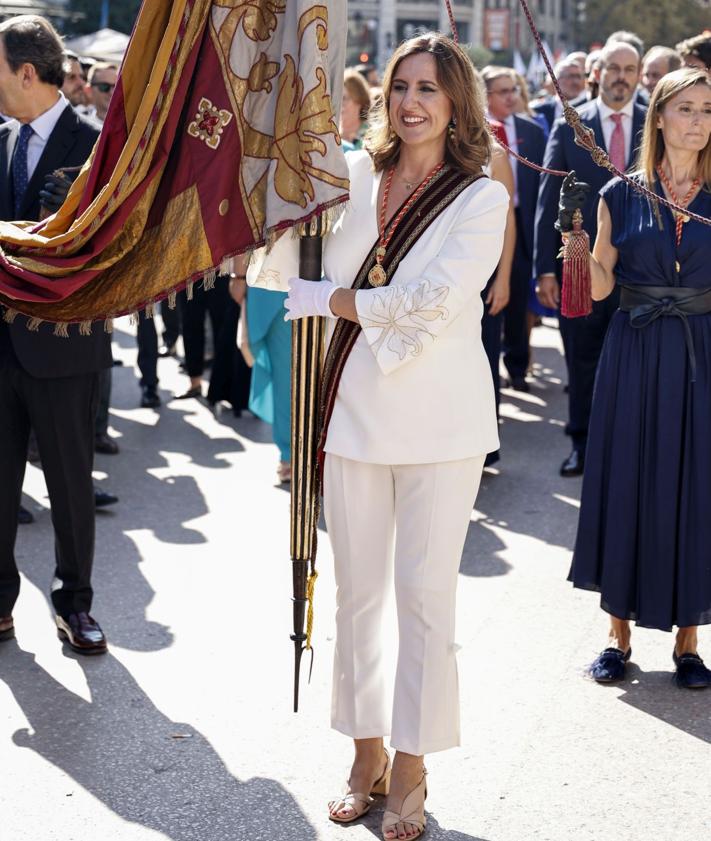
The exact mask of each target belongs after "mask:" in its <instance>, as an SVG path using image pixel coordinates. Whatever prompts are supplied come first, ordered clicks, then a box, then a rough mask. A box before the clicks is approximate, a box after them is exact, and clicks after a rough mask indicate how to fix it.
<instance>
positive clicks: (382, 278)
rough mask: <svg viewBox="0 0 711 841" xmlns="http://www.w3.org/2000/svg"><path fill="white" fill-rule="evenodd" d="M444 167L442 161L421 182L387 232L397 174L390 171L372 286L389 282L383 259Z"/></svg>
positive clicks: (371, 273)
mask: <svg viewBox="0 0 711 841" xmlns="http://www.w3.org/2000/svg"><path fill="white" fill-rule="evenodd" d="M443 166H444V161H440V162H439V163H438V164H437V166H436V167H435V168H434V169H433V170H432V171H431V172H430V173H429V175H426V176H425V178H424V180H423V181H421V182H420V185H419V187H418V188H417V189H416V190H415V192H414V193H413V194H412V195H411V196H410V198H409V199H408V200H407V201H406V202H405V204H404V205H403V206H402V208H401V209H400V212H399V213H398V214H397V216H396V217H395V219H394V220H393V221H392V222H391V223H390V229H389V230H388V231H387V233H386V231H385V214H386V212H387V207H388V197H389V196H390V186H391V185H392V183H393V175H394V173H395V167H391V169H390V171H389V172H388V177H387V179H386V181H385V188H384V190H383V204H382V206H381V208H380V225H379V227H380V241H379V243H378V247H377V248H376V249H375V265H374V266H373V268H372V269H371V270H370V271H369V272H368V281H369V282H370V285H371V286H384V285H385V284H386V283H387V281H388V276H387V274H386V272H385V269H384V268H383V258H384V257H385V251H386V249H387V247H388V245H389V244H390V240H391V239H392V238H393V234H394V233H395V230H396V229H397V226H398V225H399V224H400V222H401V221H402V217H403V216H404V215H405V214H406V213H407V211H408V210H409V209H410V208H411V207H412V205H413V204H414V203H415V202H416V201H417V199H419V197H420V196H421V195H422V194H423V193H424V191H425V190H426V189H427V187H428V186H429V185H430V183H431V182H432V181H433V179H434V178H435V176H436V175H437V174H438V173H439V171H440V170H441V169H442V167H443Z"/></svg>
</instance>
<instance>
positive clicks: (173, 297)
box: [168, 292, 178, 310]
mask: <svg viewBox="0 0 711 841" xmlns="http://www.w3.org/2000/svg"><path fill="white" fill-rule="evenodd" d="M177 303H178V293H177V292H171V293H170V295H168V309H169V310H174V309H175V305H176V304H177Z"/></svg>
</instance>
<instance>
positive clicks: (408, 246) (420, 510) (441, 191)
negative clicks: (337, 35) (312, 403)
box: [256, 33, 509, 841]
mask: <svg viewBox="0 0 711 841" xmlns="http://www.w3.org/2000/svg"><path fill="white" fill-rule="evenodd" d="M366 147H367V151H362V152H353V153H351V154H349V155H347V159H348V163H349V168H350V178H351V197H350V198H351V200H350V203H349V205H348V207H347V209H346V211H345V212H344V214H343V216H342V217H341V218H340V220H339V221H338V222H337V223H336V224H335V225H334V227H333V230H332V231H331V233H330V234H329V235H328V237H327V238H326V242H325V244H324V274H325V277H324V278H323V279H322V280H321V282H319V283H313V282H310V281H307V280H302V279H300V278H291V279H290V280H289V282H288V287H289V297H288V298H287V301H286V304H285V306H286V308H287V310H288V314H287V318H289V319H294V318H301V317H304V316H314V315H320V316H325V317H326V318H327V319H328V349H327V353H326V360H325V367H324V388H323V391H324V395H325V396H324V400H323V407H322V408H323V412H322V421H323V434H322V436H321V440H322V443H323V450H324V453H325V467H324V483H325V484H324V510H325V515H326V523H327V526H328V534H329V538H330V540H331V544H332V546H333V554H334V559H335V573H336V584H337V611H336V628H337V638H336V645H335V663H334V686H333V702H332V715H331V721H332V726H333V727H334V728H335V729H337V730H339V731H340V732H342V733H344V734H346V735H347V736H350V737H351V738H352V739H353V740H354V747H355V759H354V761H353V765H352V768H351V771H350V776H349V779H348V783H347V786H346V790H345V792H344V793H343V794H342V795H341V796H339V797H337V798H335V799H334V800H332V801H331V802H330V804H329V816H330V818H331V819H332V820H334V821H337V822H340V823H350V822H352V821H354V820H356V819H358V818H359V817H361V816H362V815H363V814H365V813H366V812H367V811H368V810H369V809H370V807H371V804H372V802H373V795H374V794H389V796H388V802H387V807H386V811H385V815H384V818H383V826H382V829H383V835H384V838H385V839H388V841H389V839H394V838H409V839H413V838H416V837H417V836H419V835H421V834H422V832H423V830H424V827H425V813H424V800H425V796H426V784H425V770H424V755H425V754H427V753H431V752H434V751H441V750H445V749H447V748H451V747H454V746H456V745H458V744H459V702H458V690H457V666H456V659H455V656H456V649H457V646H456V644H455V636H454V630H455V599H456V586H457V578H458V571H459V563H460V560H461V554H462V549H463V546H464V540H465V538H466V535H467V528H468V525H469V522H470V518H471V511H472V507H473V505H474V501H475V499H476V495H477V490H478V487H479V482H480V479H481V473H482V467H483V464H484V457H485V455H486V453H488V452H491V451H492V450H495V449H497V447H498V433H497V424H496V408H495V401H494V390H493V386H492V379H491V373H490V371H489V366H488V362H487V358H486V354H485V353H484V349H483V347H482V342H481V317H482V308H483V303H482V299H481V292H482V290H483V289H484V287H485V285H486V282H487V279H488V278H489V277H490V275H491V274H492V272H493V270H494V268H495V267H496V265H497V263H498V261H499V257H500V254H501V249H502V243H503V238H504V227H505V223H506V215H507V210H508V206H509V196H508V193H507V191H506V188H505V187H504V186H503V185H502V184H500V183H498V182H495V181H492V180H490V179H489V178H487V177H486V176H485V174H484V173H483V171H482V168H483V167H484V166H486V165H487V163H488V161H489V155H490V149H491V142H490V138H489V134H488V132H487V129H486V125H485V121H484V103H483V97H482V93H481V88H480V86H479V85H477V84H476V81H475V77H474V70H473V67H472V65H471V62H470V61H469V58H468V57H467V56H466V54H465V53H464V52H463V51H462V50H461V49H460V48H459V47H458V46H457V45H456V44H455V43H454V42H453V41H451V40H450V39H449V38H446V37H444V36H443V35H440V34H436V33H429V34H425V35H421V36H419V37H417V38H413V39H411V40H409V41H406V42H405V43H403V44H402V45H400V47H398V49H397V50H396V51H395V53H394V55H393V57H392V59H391V60H390V63H389V65H388V68H387V70H386V73H385V78H384V82H383V101H382V105H381V106H380V108H379V110H377V112H376V114H375V120H374V122H373V124H372V125H371V130H370V132H369V134H368V136H367V139H366ZM289 240H291V238H287V237H282V239H281V240H280V241H279V243H278V245H277V246H276V247H275V249H274V251H276V250H277V248H279V246H281V247H282V248H283V249H285V250H288V249H293V252H294V253H293V254H292V256H291V257H290V258H289V260H286V259H285V258H284V259H280V260H279V261H277V259H272V260H271V262H270V263H269V266H268V268H269V273H270V277H271V279H272V281H273V280H274V279H275V276H279V277H282V278H284V276H285V274H286V272H287V271H288V268H287V266H288V267H290V268H291V270H292V271H293V267H294V266H295V246H294V245H293V240H291V242H289ZM285 241H286V244H284V245H282V243H284V242H285ZM277 262H279V264H280V265H281V266H282V268H281V269H280V270H279V271H278V272H277V273H276V275H275V266H276V265H277ZM260 276H261V275H260ZM286 276H287V277H288V275H286ZM284 279H285V278H284ZM256 282H257V283H259V276H258V277H257V279H256ZM393 584H394V589H395V596H396V605H397V620H398V628H399V647H398V654H397V667H396V669H395V673H394V696H392V697H389V693H388V692H387V691H386V685H387V684H388V683H389V682H390V681H389V678H391V677H393V676H392V675H389V674H387V671H388V663H387V661H386V659H385V657H384V652H383V648H384V640H383V637H382V626H383V619H384V612H385V605H386V602H387V595H388V592H389V591H390V590H391V589H392V587H393ZM388 735H389V736H390V742H391V745H392V746H393V747H394V748H395V750H396V751H397V753H396V755H395V760H394V763H393V765H392V772H391V764H390V757H389V755H388V753H387V751H386V750H385V749H384V744H383V740H384V738H385V737H386V736H388Z"/></svg>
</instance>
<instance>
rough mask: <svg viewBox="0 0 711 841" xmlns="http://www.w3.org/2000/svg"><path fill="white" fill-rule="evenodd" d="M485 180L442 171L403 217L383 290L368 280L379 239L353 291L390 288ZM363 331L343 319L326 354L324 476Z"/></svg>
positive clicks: (321, 411)
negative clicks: (438, 223)
mask: <svg viewBox="0 0 711 841" xmlns="http://www.w3.org/2000/svg"><path fill="white" fill-rule="evenodd" d="M483 177H485V176H484V175H483V173H482V174H480V175H462V173H461V171H459V170H455V169H451V168H444V169H442V170H441V171H440V172H439V173H438V174H437V175H436V176H435V178H434V179H433V181H432V183H431V184H430V185H429V187H428V188H427V189H426V190H425V191H424V192H423V194H422V195H421V196H420V197H419V199H417V201H415V202H414V203H413V205H412V207H411V208H410V209H409V210H408V211H407V213H406V214H405V215H404V216H403V218H402V220H401V221H400V224H399V225H398V227H397V230H396V231H395V234H394V235H393V238H392V240H391V241H390V244H389V245H388V249H387V251H386V253H385V256H384V257H383V260H382V266H383V268H384V269H385V272H386V274H387V281H386V283H385V284H384V285H383V286H381V287H374V286H372V284H371V283H370V282H369V280H368V273H369V272H370V270H371V269H372V268H373V266H374V265H375V252H376V249H377V248H378V246H379V245H380V238H378V239H377V240H376V241H375V243H374V244H373V247H372V248H371V249H370V253H369V254H368V256H367V257H366V258H365V261H364V263H363V265H362V266H361V267H360V269H359V271H358V273H357V274H356V277H355V280H354V281H353V285H352V286H351V289H355V290H359V289H374V288H379V289H383V288H385V286H388V285H389V284H390V281H391V280H392V279H393V277H394V275H395V272H396V271H397V267H398V266H399V265H400V263H401V262H402V260H404V259H405V257H406V256H407V254H408V253H409V252H410V249H411V248H412V247H413V246H414V245H415V243H416V242H417V241H418V239H419V238H420V237H421V236H422V234H423V233H424V232H425V231H426V230H427V228H429V226H430V225H431V224H432V222H434V220H435V219H436V218H437V217H438V216H439V215H440V213H442V211H444V210H445V209H446V208H447V207H449V205H450V204H451V203H452V202H453V201H454V200H455V199H456V198H457V196H458V195H459V194H460V193H461V192H462V191H463V190H466V188H467V187H469V186H470V185H471V184H473V183H474V182H475V181H477V180H478V179H479V178H483ZM396 216H397V213H396V214H395V216H394V217H393V218H396ZM361 329H362V328H361V326H360V324H358V323H357V322H354V321H348V320H346V319H345V318H339V319H338V321H337V322H336V327H335V329H334V331H333V336H332V337H331V342H330V344H329V346H328V351H327V353H326V359H325V361H324V369H323V379H322V388H321V400H320V405H319V428H320V435H319V443H318V464H319V468H320V473H321V476H323V462H324V447H325V445H326V436H327V434H328V425H329V423H330V421H331V415H332V414H333V407H334V405H335V403H336V394H337V393H338V386H339V384H340V381H341V376H342V374H343V369H344V368H345V366H346V362H347V361H348V357H349V355H350V352H351V350H353V346H354V345H355V343H356V340H357V338H358V336H359V335H360V331H361Z"/></svg>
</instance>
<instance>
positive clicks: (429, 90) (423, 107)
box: [388, 53, 452, 148]
mask: <svg viewBox="0 0 711 841" xmlns="http://www.w3.org/2000/svg"><path fill="white" fill-rule="evenodd" d="M388 116H389V118H390V125H391V126H392V129H393V131H394V132H395V133H396V134H397V135H398V137H399V138H400V140H401V141H402V142H403V143H405V144H408V145H416V144H441V145H442V147H443V148H444V144H445V141H446V138H447V126H448V125H449V123H450V121H451V119H452V102H451V100H450V98H449V97H448V96H447V94H445V92H444V91H443V90H442V88H441V87H440V85H439V84H438V80H437V62H436V60H435V58H434V56H433V55H431V54H430V53H415V54H414V55H410V56H407V58H404V59H403V60H402V61H401V62H400V64H399V65H398V67H397V70H396V71H395V73H394V74H393V79H392V85H391V88H390V101H389V106H388Z"/></svg>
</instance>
